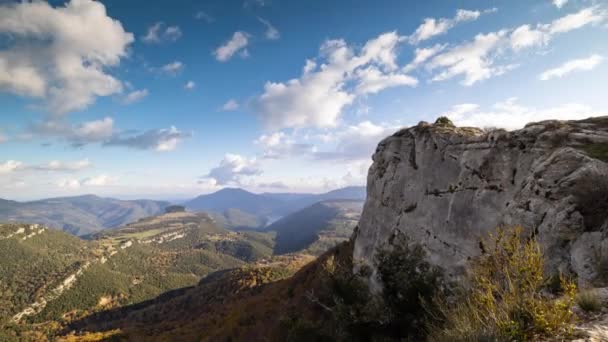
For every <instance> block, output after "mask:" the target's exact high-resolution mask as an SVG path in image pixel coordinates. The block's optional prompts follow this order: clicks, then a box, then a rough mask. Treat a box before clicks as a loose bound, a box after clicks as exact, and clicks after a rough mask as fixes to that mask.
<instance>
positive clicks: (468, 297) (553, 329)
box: [69, 231, 574, 341]
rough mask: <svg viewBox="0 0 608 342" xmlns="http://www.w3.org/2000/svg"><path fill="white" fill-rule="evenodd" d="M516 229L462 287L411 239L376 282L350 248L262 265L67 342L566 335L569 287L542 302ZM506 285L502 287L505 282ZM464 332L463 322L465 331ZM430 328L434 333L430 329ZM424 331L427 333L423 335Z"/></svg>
mask: <svg viewBox="0 0 608 342" xmlns="http://www.w3.org/2000/svg"><path fill="white" fill-rule="evenodd" d="M518 234H519V233H517V231H516V232H515V233H509V234H506V235H502V237H501V238H499V239H496V240H493V241H494V243H495V244H494V245H492V248H488V249H487V251H488V253H487V254H484V255H482V256H481V257H480V258H479V260H475V261H474V262H473V268H472V270H473V272H472V275H471V278H470V282H471V284H472V287H471V288H467V290H464V289H459V288H458V287H457V286H455V284H450V283H448V282H446V280H445V279H444V277H443V276H442V273H441V271H440V270H439V269H437V268H436V267H435V266H433V265H431V264H430V263H428V261H426V254H425V252H424V249H423V248H422V247H421V246H420V245H417V244H415V243H412V242H411V241H409V240H408V239H407V237H395V238H396V239H397V238H398V239H401V240H400V241H396V243H395V244H394V245H395V248H391V249H383V250H380V251H379V253H378V255H379V256H378V260H377V262H378V269H377V273H378V278H377V280H378V281H381V282H382V284H383V286H384V290H383V291H382V292H380V293H376V292H373V291H370V288H369V287H368V282H367V280H366V279H368V277H369V276H370V273H369V270H367V269H366V268H365V267H359V269H360V271H359V272H358V273H353V271H352V270H353V266H354V264H353V260H352V243H351V242H347V243H343V244H341V245H339V246H338V247H336V248H334V249H333V250H331V251H329V252H328V253H325V254H324V255H322V256H321V257H319V258H318V259H317V260H316V261H314V262H312V263H310V264H308V265H306V266H304V267H303V268H302V269H301V270H299V271H298V272H297V273H295V274H294V275H293V276H291V277H288V276H289V275H290V274H291V273H292V272H289V271H286V270H285V269H284V268H277V267H276V266H274V267H273V266H268V265H267V266H258V267H256V268H251V267H247V268H241V269H239V270H233V271H224V272H219V273H214V274H212V275H210V276H208V277H207V278H205V279H204V280H203V281H201V283H200V284H199V285H198V286H195V287H192V288H187V289H182V290H180V291H174V292H173V293H170V294H166V295H164V296H161V297H158V298H157V299H155V300H152V301H149V302H147V303H144V304H142V305H137V306H133V307H127V308H121V309H116V310H110V311H106V312H100V313H98V314H96V315H93V316H90V317H87V318H85V319H83V320H80V321H78V322H75V323H74V324H73V325H72V326H71V327H70V330H71V329H74V330H75V332H72V333H70V334H69V336H70V338H71V339H72V340H80V339H81V338H82V339H86V338H91V337H93V336H96V335H99V334H112V335H113V336H114V337H117V338H124V339H128V340H144V339H145V340H150V341H155V340H158V341H164V340H184V341H190V340H193V341H194V340H197V341H199V340H203V341H230V340H232V341H245V340H246V341H261V340H265V341H372V340H382V341H403V340H425V339H427V338H431V339H433V340H437V341H477V340H479V338H482V339H483V338H489V340H501V339H502V338H505V339H506V340H509V341H510V340H517V341H524V340H531V339H536V338H540V337H541V336H544V337H547V336H555V335H558V334H562V333H567V332H568V330H569V327H571V325H570V324H571V321H572V312H571V310H570V309H571V305H572V302H573V294H574V288H573V286H572V284H571V283H569V282H568V281H565V280H564V281H562V292H561V293H560V294H556V295H548V294H545V292H546V291H545V288H544V282H545V281H546V278H545V277H544V276H543V275H542V254H541V253H540V251H539V249H538V248H537V246H538V245H536V243H535V242H534V241H533V240H525V239H523V238H522V237H521V236H520V235H518ZM507 279H508V281H505V280H507ZM463 322H464V323H466V324H464V323H463ZM429 327H430V328H431V330H429ZM429 332H432V334H431V335H430V336H429Z"/></svg>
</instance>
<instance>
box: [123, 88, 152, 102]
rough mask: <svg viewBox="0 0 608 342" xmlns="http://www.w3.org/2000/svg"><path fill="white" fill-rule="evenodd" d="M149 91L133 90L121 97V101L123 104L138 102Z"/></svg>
mask: <svg viewBox="0 0 608 342" xmlns="http://www.w3.org/2000/svg"><path fill="white" fill-rule="evenodd" d="M149 94H150V93H149V92H148V89H141V90H134V91H132V92H130V93H128V94H127V95H126V96H125V97H124V98H123V99H122V102H123V103H124V104H132V103H135V102H139V101H141V100H143V98H144V97H146V96H148V95H149Z"/></svg>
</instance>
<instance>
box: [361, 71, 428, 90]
mask: <svg viewBox="0 0 608 342" xmlns="http://www.w3.org/2000/svg"><path fill="white" fill-rule="evenodd" d="M356 76H357V77H358V78H359V84H357V87H356V89H355V92H356V93H357V94H375V93H378V92H380V91H382V90H384V89H386V88H392V87H397V86H412V87H413V86H416V85H417V84H418V80H417V79H415V78H413V77H411V76H408V75H405V74H402V73H385V72H382V71H380V69H378V68H377V67H375V66H369V67H367V68H365V69H359V70H357V71H356Z"/></svg>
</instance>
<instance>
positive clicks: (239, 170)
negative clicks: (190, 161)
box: [203, 153, 262, 185]
mask: <svg viewBox="0 0 608 342" xmlns="http://www.w3.org/2000/svg"><path fill="white" fill-rule="evenodd" d="M260 174H262V169H261V167H260V165H259V164H258V161H257V160H256V159H255V158H246V157H243V156H240V155H238V154H230V153H229V154H226V155H225V156H224V159H222V161H221V162H220V164H219V166H217V167H215V168H213V169H211V171H209V173H208V174H207V175H205V176H204V177H203V179H212V180H215V182H216V184H218V185H227V184H240V182H241V181H242V180H243V178H244V177H249V176H257V175H260Z"/></svg>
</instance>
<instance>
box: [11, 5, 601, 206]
mask: <svg viewBox="0 0 608 342" xmlns="http://www.w3.org/2000/svg"><path fill="white" fill-rule="evenodd" d="M607 31H608V3H606V2H604V1H592V0H568V1H565V0H538V1H524V0H521V1H512V0H511V1H506V0H505V1H464V0H463V1H449V2H447V1H424V2H414V1H362V0H358V1H330V2H328V1H317V0H311V1H279V0H239V1H155V2H154V5H152V4H151V2H149V1H118V0H116V1H91V0H71V1H68V2H64V1H52V2H50V3H47V2H12V1H0V103H1V104H2V105H1V107H0V108H1V109H0V111H1V115H0V176H1V177H0V178H1V180H0V197H2V198H8V199H19V200H27V199H35V198H43V197H52V196H65V195H77V194H83V193H96V194H100V195H104V196H114V197H120V198H137V197H150V198H169V199H179V198H187V197H190V196H194V195H197V194H200V193H207V192H212V191H215V190H218V189H220V188H222V187H226V186H240V187H244V188H246V189H249V190H252V191H256V192H265V191H271V192H276V191H281V192H283V191H307V192H321V191H326V190H329V189H332V188H336V187H341V186H346V185H361V184H364V183H365V178H366V172H367V168H368V167H369V165H370V163H371V153H372V152H373V150H374V148H375V146H376V144H377V143H378V142H379V141H380V140H381V139H382V138H383V137H385V136H387V135H389V134H391V133H392V132H393V131H395V130H397V129H398V128H399V127H402V126H408V125H413V124H416V123H417V122H419V121H421V120H425V121H433V120H434V119H435V118H436V117H438V116H440V115H447V116H449V117H450V118H451V119H452V120H453V121H455V122H456V123H457V124H459V125H475V126H481V127H504V128H507V129H516V128H518V127H522V126H523V125H524V124H525V123H526V122H529V121H533V120H543V119H550V118H556V119H576V118H585V117H589V116H596V115H605V113H606V108H607V107H608V103H607V102H608V100H606V96H605V92H604V91H603V88H604V85H605V83H606V80H608V66H607V65H606V64H607V63H606V61H605V56H608V43H607V41H606V33H607Z"/></svg>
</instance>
